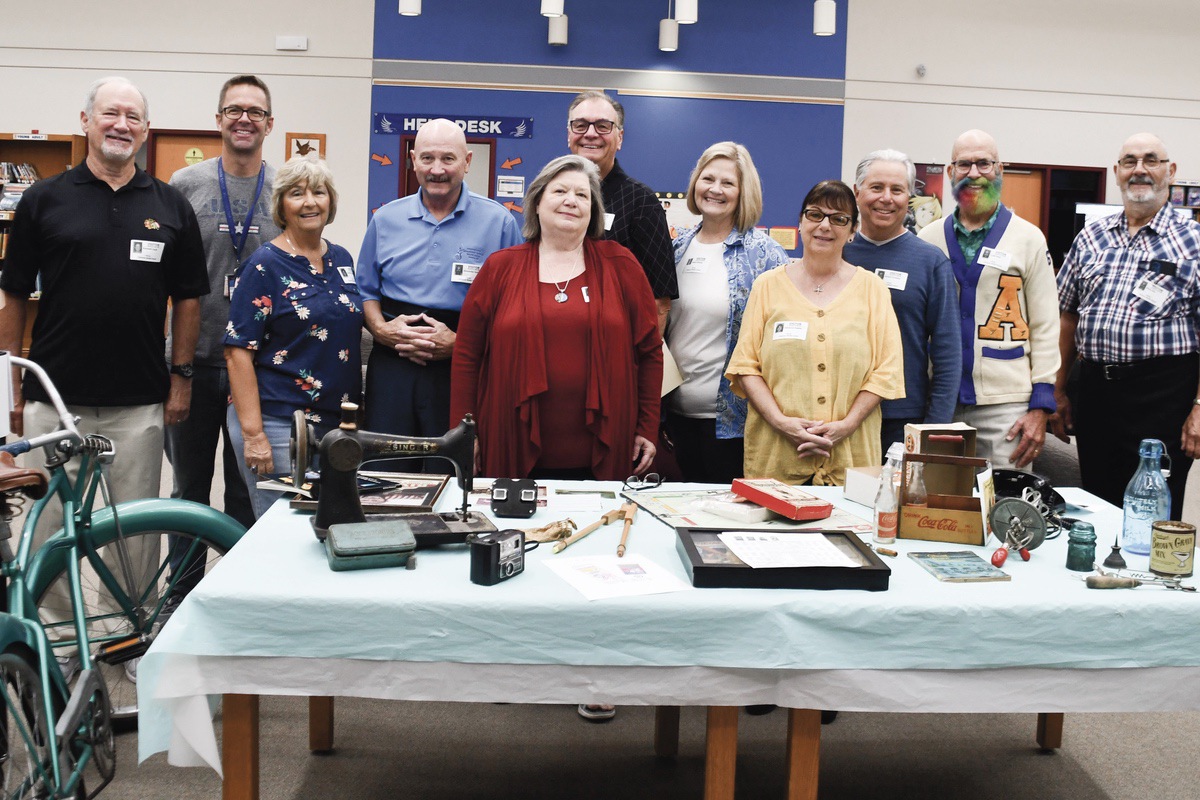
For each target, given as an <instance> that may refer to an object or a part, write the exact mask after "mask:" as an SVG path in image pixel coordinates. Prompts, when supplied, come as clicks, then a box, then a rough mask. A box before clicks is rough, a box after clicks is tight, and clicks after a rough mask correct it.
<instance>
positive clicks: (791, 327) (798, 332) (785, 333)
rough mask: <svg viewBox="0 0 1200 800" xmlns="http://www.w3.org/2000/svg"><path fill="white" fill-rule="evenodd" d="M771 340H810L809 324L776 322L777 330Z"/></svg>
mask: <svg viewBox="0 0 1200 800" xmlns="http://www.w3.org/2000/svg"><path fill="white" fill-rule="evenodd" d="M771 338H772V339H774V340H776V341H778V340H779V339H800V340H801V341H803V340H804V339H807V338H808V323H807V322H776V323H775V330H774V332H773V334H772V335H771Z"/></svg>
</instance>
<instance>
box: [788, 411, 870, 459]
mask: <svg viewBox="0 0 1200 800" xmlns="http://www.w3.org/2000/svg"><path fill="white" fill-rule="evenodd" d="M779 432H780V433H782V434H783V435H784V436H786V437H787V438H788V439H790V440H791V442H792V444H794V445H796V454H797V455H798V456H800V457H801V458H805V457H807V456H820V457H821V458H829V454H830V453H832V452H833V446H834V445H836V444H837V443H838V442H840V441H841V440H842V439H845V438H846V437H847V436H849V435H850V434H851V433H853V432H854V428H853V427H851V426H850V424H849V423H847V422H846V421H845V420H838V421H836V422H825V421H824V420H819V419H805V418H804V417H785V418H784V420H783V424H782V425H780V426H779Z"/></svg>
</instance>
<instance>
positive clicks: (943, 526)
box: [917, 516, 958, 533]
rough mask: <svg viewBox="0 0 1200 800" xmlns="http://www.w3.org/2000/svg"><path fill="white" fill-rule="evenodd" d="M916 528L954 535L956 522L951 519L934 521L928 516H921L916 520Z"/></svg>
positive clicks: (956, 526) (934, 519) (956, 527)
mask: <svg viewBox="0 0 1200 800" xmlns="http://www.w3.org/2000/svg"><path fill="white" fill-rule="evenodd" d="M917 527H918V528H924V529H926V530H931V531H950V532H952V533H954V532H957V531H958V522H957V521H956V520H953V519H947V518H942V519H936V518H934V517H930V516H922V517H918V518H917Z"/></svg>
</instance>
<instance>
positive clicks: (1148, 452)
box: [1121, 439, 1171, 556]
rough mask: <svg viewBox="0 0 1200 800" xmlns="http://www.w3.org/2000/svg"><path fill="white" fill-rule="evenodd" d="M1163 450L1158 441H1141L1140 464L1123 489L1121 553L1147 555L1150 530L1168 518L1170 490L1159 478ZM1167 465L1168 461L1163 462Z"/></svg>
mask: <svg viewBox="0 0 1200 800" xmlns="http://www.w3.org/2000/svg"><path fill="white" fill-rule="evenodd" d="M1165 451H1166V446H1165V445H1163V443H1162V442H1160V441H1159V440H1158V439H1142V444H1141V446H1140V447H1139V448H1138V455H1140V456H1141V459H1142V460H1141V463H1140V464H1138V468H1137V472H1135V473H1133V477H1132V478H1131V479H1130V480H1129V485H1128V486H1126V487H1125V503H1124V508H1125V523H1124V526H1123V527H1122V530H1121V549H1123V550H1125V551H1126V552H1128V553H1133V554H1134V555H1139V556H1145V555H1149V554H1150V526H1152V525H1153V524H1154V523H1155V522H1156V521H1158V520H1164V519H1170V518H1171V490H1170V489H1169V488H1168V487H1167V482H1166V480H1164V479H1163V475H1162V467H1161V465H1162V459H1163V456H1164V455H1165ZM1167 464H1168V466H1169V465H1170V458H1169V457H1168V460H1167Z"/></svg>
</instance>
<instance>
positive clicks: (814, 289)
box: [813, 285, 825, 294]
mask: <svg viewBox="0 0 1200 800" xmlns="http://www.w3.org/2000/svg"><path fill="white" fill-rule="evenodd" d="M813 291H814V292H816V293H817V294H820V293H821V292H823V291H825V287H824V286H823V285H822V286H814V287H813Z"/></svg>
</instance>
